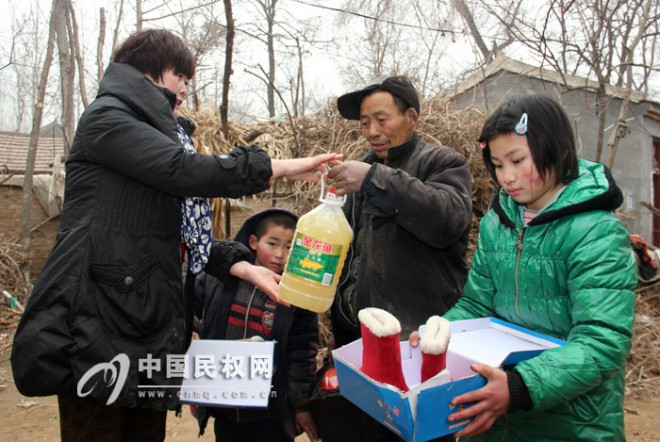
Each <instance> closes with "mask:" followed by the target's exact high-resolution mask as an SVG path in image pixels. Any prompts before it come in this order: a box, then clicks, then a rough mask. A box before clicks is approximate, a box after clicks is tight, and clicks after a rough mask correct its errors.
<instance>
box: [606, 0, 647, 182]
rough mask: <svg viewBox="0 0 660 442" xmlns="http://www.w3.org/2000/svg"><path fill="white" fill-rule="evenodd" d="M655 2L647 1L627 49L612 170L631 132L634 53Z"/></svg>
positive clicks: (612, 144) (612, 139)
mask: <svg viewBox="0 0 660 442" xmlns="http://www.w3.org/2000/svg"><path fill="white" fill-rule="evenodd" d="M653 1H654V0H647V2H646V4H645V5H644V12H643V13H642V14H641V17H640V19H639V20H640V23H639V28H638V29H637V35H636V36H635V38H634V39H633V41H632V42H631V43H630V46H629V47H628V48H627V49H628V50H627V52H626V54H625V58H624V60H623V65H625V66H626V91H625V94H624V96H623V101H622V102H621V108H620V109H619V118H618V119H617V121H616V127H615V129H614V130H613V131H612V136H611V137H610V143H609V144H608V145H609V148H610V155H609V157H608V158H607V167H609V168H610V169H612V167H614V158H616V153H617V150H618V149H619V142H620V141H621V139H622V138H623V137H625V136H626V134H628V133H629V132H630V129H629V128H628V124H627V123H626V118H627V117H628V107H629V105H630V95H631V94H632V87H633V75H632V63H633V53H634V52H635V48H636V47H637V45H638V44H639V42H640V41H641V40H642V36H643V34H644V30H645V28H646V22H647V21H648V20H649V13H650V10H651V4H652V3H653Z"/></svg>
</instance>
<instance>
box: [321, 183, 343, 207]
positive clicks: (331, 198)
mask: <svg viewBox="0 0 660 442" xmlns="http://www.w3.org/2000/svg"><path fill="white" fill-rule="evenodd" d="M321 201H322V202H324V203H326V204H339V205H342V204H344V202H345V201H346V197H345V196H337V195H336V194H335V188H334V187H332V186H330V187H328V193H326V194H325V198H321Z"/></svg>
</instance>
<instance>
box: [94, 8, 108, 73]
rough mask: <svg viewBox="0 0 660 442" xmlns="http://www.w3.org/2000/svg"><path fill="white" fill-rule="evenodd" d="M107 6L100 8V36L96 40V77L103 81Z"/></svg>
mask: <svg viewBox="0 0 660 442" xmlns="http://www.w3.org/2000/svg"><path fill="white" fill-rule="evenodd" d="M105 27H106V22H105V8H100V9H99V38H98V40H97V42H96V79H97V81H98V83H99V84H100V83H101V78H103V71H104V66H103V45H105Z"/></svg>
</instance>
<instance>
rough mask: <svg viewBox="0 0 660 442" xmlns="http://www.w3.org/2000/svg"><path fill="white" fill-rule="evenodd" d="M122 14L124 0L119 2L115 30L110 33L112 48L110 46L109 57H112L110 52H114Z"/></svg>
mask: <svg viewBox="0 0 660 442" xmlns="http://www.w3.org/2000/svg"><path fill="white" fill-rule="evenodd" d="M123 14H124V0H120V2H119V12H118V13H117V23H116V25H115V31H114V32H113V33H112V48H110V58H111V59H112V54H113V53H114V52H115V48H116V47H117V40H119V26H120V25H121V18H122V17H123Z"/></svg>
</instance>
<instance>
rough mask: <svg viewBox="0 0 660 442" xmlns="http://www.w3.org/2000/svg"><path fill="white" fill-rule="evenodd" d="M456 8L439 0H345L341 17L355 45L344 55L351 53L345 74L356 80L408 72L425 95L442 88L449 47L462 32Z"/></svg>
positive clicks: (352, 82) (348, 35)
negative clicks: (458, 28)
mask: <svg viewBox="0 0 660 442" xmlns="http://www.w3.org/2000/svg"><path fill="white" fill-rule="evenodd" d="M451 12H452V10H451V9H450V8H449V7H448V6H447V5H445V4H444V2H438V1H427V0H419V1H416V2H397V1H395V0H383V1H381V0H345V1H344V4H343V7H342V8H341V14H340V16H339V18H338V21H337V23H338V28H339V29H341V30H343V32H344V35H343V38H345V39H347V40H348V41H350V42H354V45H353V46H354V47H353V49H352V50H351V52H350V54H343V55H342V57H346V58H347V59H348V63H347V65H346V67H345V69H344V75H345V76H346V77H348V78H349V82H350V83H351V84H352V85H353V86H356V85H358V84H359V85H362V84H364V83H365V82H366V81H368V80H371V79H372V78H374V77H376V76H379V75H384V74H399V75H406V76H408V77H410V78H411V79H413V80H414V81H415V82H416V83H417V84H418V86H419V89H420V93H422V94H423V95H427V94H429V95H430V94H435V93H437V92H439V90H440V89H441V88H442V87H443V84H442V83H443V80H442V77H443V73H445V72H447V71H448V63H447V62H446V60H445V59H444V58H443V57H444V55H445V50H446V48H447V47H448V46H449V45H450V44H451V43H452V42H453V39H454V36H455V34H456V32H457V31H456V29H455V28H456V26H455V24H454V23H453V22H452V21H451V20H450V14H451ZM445 82H446V80H445Z"/></svg>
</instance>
